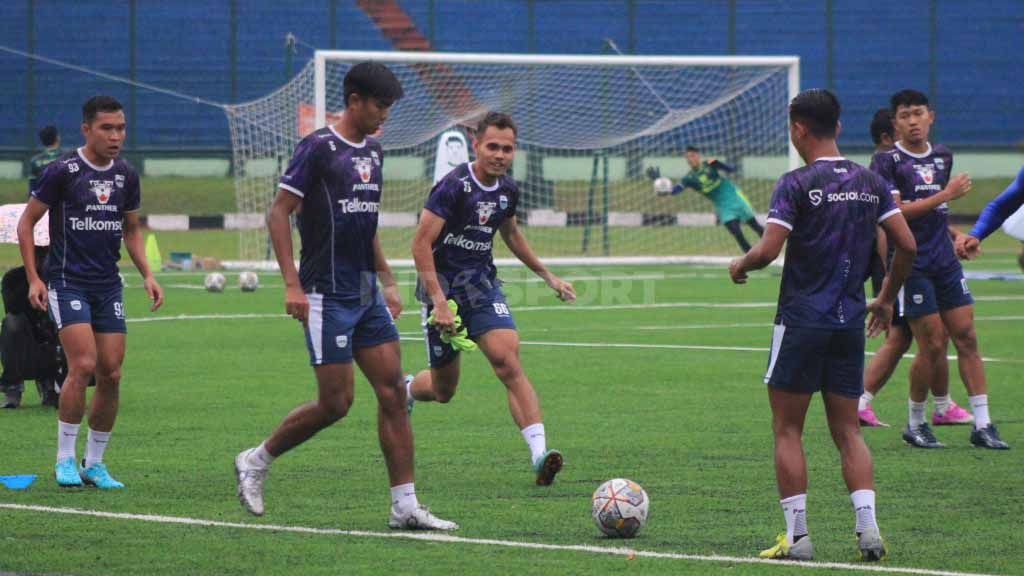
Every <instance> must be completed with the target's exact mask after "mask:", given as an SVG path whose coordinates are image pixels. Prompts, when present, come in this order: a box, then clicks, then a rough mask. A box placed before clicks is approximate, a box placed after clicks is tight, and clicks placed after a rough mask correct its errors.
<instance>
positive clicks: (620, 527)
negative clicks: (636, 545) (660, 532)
mask: <svg viewBox="0 0 1024 576" xmlns="http://www.w3.org/2000/svg"><path fill="white" fill-rule="evenodd" d="M591 504H592V507H591V513H592V514H593V516H594V523H595V524H597V527H598V528H599V529H600V530H601V532H604V534H605V535H606V536H611V537H613V538H632V537H633V536H636V534H637V532H639V531H640V529H641V528H643V527H644V524H647V508H648V506H649V505H650V500H648V499H647V492H644V489H643V488H641V487H640V485H639V484H637V483H636V482H633V481H632V480H626V479H625V478H614V479H612V480H609V481H607V482H605V483H604V484H601V485H600V486H598V488H597V490H596V491H595V492H594V496H593V498H592V499H591Z"/></svg>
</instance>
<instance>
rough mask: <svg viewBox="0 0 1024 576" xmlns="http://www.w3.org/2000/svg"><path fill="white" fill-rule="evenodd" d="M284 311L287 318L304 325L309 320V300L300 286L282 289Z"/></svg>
mask: <svg viewBox="0 0 1024 576" xmlns="http://www.w3.org/2000/svg"><path fill="white" fill-rule="evenodd" d="M284 310H285V312H287V313H288V315H289V316H291V317H292V318H295V319H296V320H298V321H299V322H302V323H303V324H305V323H306V322H307V321H308V320H309V298H306V293H305V292H303V291H302V286H299V285H297V284H296V285H294V286H285V287H284Z"/></svg>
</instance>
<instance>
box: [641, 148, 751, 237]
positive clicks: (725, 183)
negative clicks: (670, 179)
mask: <svg viewBox="0 0 1024 576" xmlns="http://www.w3.org/2000/svg"><path fill="white" fill-rule="evenodd" d="M686 162H687V163H688V164H689V165H690V173H689V174H687V175H686V176H684V177H683V179H682V181H681V184H676V185H675V186H672V188H671V189H668V190H659V189H656V190H655V192H656V193H657V194H658V195H659V196H663V195H669V194H672V195H675V194H679V193H681V192H682V191H683V190H685V189H687V188H693V189H694V190H696V191H697V192H700V193H701V194H703V195H704V196H706V197H707V198H708V200H711V203H712V204H714V205H715V216H716V218H717V220H718V223H719V224H722V225H724V226H725V228H726V229H727V230H728V231H729V233H730V234H732V236H733V238H735V239H736V243H737V244H739V245H740V248H741V249H743V251H744V252H747V251H749V250H750V243H749V242H747V239H746V238H744V236H743V230H742V229H741V227H740V225H741V223H746V224H747V226H750V228H751V229H752V230H753V231H754V232H756V233H757V235H758V236H761V235H763V234H764V228H763V227H762V226H761V224H760V223H758V221H757V218H755V217H754V209H753V208H752V207H751V206H750V201H749V200H747V197H746V196H744V195H743V192H741V191H740V189H739V188H737V187H736V185H735V184H733V183H732V181H730V180H729V179H728V178H723V177H722V176H721V175H720V174H719V172H735V171H736V167H735V166H732V165H730V164H726V163H725V162H722V161H721V160H717V159H715V158H709V159H708V160H706V161H705V160H703V159H702V158H701V155H700V150H698V149H697V148H695V147H694V146H687V147H686ZM647 176H648V177H650V179H651V180H657V179H658V178H660V177H661V170H660V169H659V168H658V167H657V166H651V167H649V168H648V169H647Z"/></svg>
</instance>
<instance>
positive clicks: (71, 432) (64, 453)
mask: <svg viewBox="0 0 1024 576" xmlns="http://www.w3.org/2000/svg"><path fill="white" fill-rule="evenodd" d="M79 426H81V424H68V423H67V422H61V421H60V420H57V462H60V461H61V460H63V459H65V458H71V459H72V460H73V459H74V458H75V443H76V442H77V441H78V427H79Z"/></svg>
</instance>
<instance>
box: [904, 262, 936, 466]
mask: <svg viewBox="0 0 1024 576" xmlns="http://www.w3.org/2000/svg"><path fill="white" fill-rule="evenodd" d="M900 299H901V303H902V306H903V312H904V317H905V318H907V322H908V324H909V325H910V331H911V333H913V335H914V340H915V341H916V342H917V354H916V355H915V356H914V361H913V362H911V364H910V399H909V400H908V407H907V408H908V417H907V426H906V427H905V428H904V429H903V441H904V442H906V443H907V444H909V445H910V446H915V447H917V448H943V447H944V445H943V444H942V443H941V442H939V441H938V440H937V439H936V438H935V435H934V434H933V433H932V430H931V427H930V426H928V422H927V420H925V416H924V412H925V407H926V403H927V400H928V388H929V387H930V386H931V383H932V382H934V381H935V379H936V378H939V377H940V376H941V370H942V368H941V366H942V363H943V362H946V331H945V328H943V326H942V319H941V318H940V317H939V306H938V301H937V300H936V295H935V283H934V280H933V278H931V277H928V276H921V275H911V276H910V277H909V278H907V280H906V282H905V283H904V285H903V291H902V292H901V294H900Z"/></svg>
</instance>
